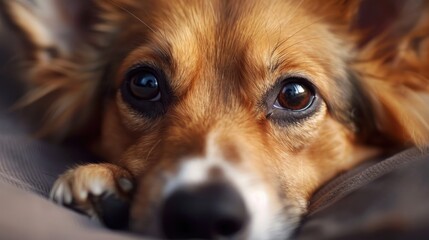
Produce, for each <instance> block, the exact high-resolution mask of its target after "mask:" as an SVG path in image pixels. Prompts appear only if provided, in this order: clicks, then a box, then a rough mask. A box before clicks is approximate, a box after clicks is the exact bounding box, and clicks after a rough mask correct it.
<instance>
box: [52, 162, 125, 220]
mask: <svg viewBox="0 0 429 240" xmlns="http://www.w3.org/2000/svg"><path fill="white" fill-rule="evenodd" d="M132 190H133V182H132V177H131V175H130V174H129V173H128V172H127V171H126V170H124V169H122V168H121V167H119V166H116V165H113V164H107V163H102V164H89V165H83V166H79V167H77V168H75V169H72V170H69V171H67V172H66V173H64V174H63V175H61V176H60V177H59V178H58V179H57V181H56V182H55V184H54V186H53V188H52V190H51V194H50V198H51V199H52V200H53V201H54V202H56V203H58V204H61V205H65V206H67V207H71V208H73V209H75V210H78V211H80V212H84V213H86V214H87V215H89V216H91V217H96V218H98V219H99V220H101V221H102V222H104V223H105V224H106V219H110V218H111V215H116V214H123V211H126V210H125V209H124V208H126V205H127V202H128V199H129V197H130V194H131V192H132ZM112 204H113V206H116V207H117V209H113V208H110V209H109V212H106V211H105V210H106V209H107V208H106V206H112ZM108 224H109V223H107V225H108Z"/></svg>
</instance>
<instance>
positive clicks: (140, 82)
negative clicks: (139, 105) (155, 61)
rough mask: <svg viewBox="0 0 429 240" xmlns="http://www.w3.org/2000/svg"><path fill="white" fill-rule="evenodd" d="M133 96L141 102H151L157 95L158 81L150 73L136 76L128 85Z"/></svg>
mask: <svg viewBox="0 0 429 240" xmlns="http://www.w3.org/2000/svg"><path fill="white" fill-rule="evenodd" d="M130 88H131V92H132V93H133V95H134V96H135V97H137V98H139V99H142V100H152V99H154V98H156V97H157V96H158V94H159V84H158V79H157V78H156V76H155V75H154V74H152V73H142V74H138V75H136V76H135V77H134V78H133V79H132V81H131V83H130Z"/></svg>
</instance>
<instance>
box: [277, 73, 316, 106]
mask: <svg viewBox="0 0 429 240" xmlns="http://www.w3.org/2000/svg"><path fill="white" fill-rule="evenodd" d="M314 97H315V94H314V90H313V89H312V88H311V87H310V86H309V85H308V84H304V83H299V82H297V81H293V80H292V81H288V82H287V83H285V84H284V85H283V86H282V88H281V90H280V93H279V95H278V96H277V100H276V102H275V104H274V107H275V108H278V109H288V110H292V111H302V110H305V109H307V108H308V107H310V106H311V104H312V103H313V101H314Z"/></svg>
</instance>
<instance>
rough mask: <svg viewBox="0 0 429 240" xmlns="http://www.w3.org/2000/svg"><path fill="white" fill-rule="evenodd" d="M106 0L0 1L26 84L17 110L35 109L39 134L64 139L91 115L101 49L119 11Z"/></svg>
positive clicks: (111, 33)
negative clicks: (18, 44) (17, 41)
mask: <svg viewBox="0 0 429 240" xmlns="http://www.w3.org/2000/svg"><path fill="white" fill-rule="evenodd" d="M109 3H111V1H108V0H73V1H69V0H0V12H2V14H3V15H4V16H5V19H6V21H7V22H8V23H10V25H11V26H12V27H13V28H14V29H16V30H17V32H18V33H20V34H19V35H20V36H21V37H22V39H23V42H24V43H25V45H24V47H25V48H24V54H25V64H23V66H24V67H25V69H23V72H25V74H26V75H27V76H24V77H25V78H26V79H27V80H28V83H29V88H28V89H29V90H28V93H27V95H26V96H25V97H24V98H23V99H22V101H21V102H20V103H19V105H20V106H28V105H32V106H33V105H34V104H36V106H37V107H38V112H41V113H42V114H43V117H42V118H41V119H42V120H41V122H42V128H41V131H40V134H41V135H48V136H52V137H63V136H64V135H66V134H69V133H71V132H75V131H77V130H78V129H81V128H82V127H83V126H85V125H86V124H87V123H88V120H89V119H90V118H91V117H93V115H94V113H95V112H96V111H95V110H96V106H97V103H98V102H99V101H100V100H99V99H100V98H99V95H100V91H99V87H100V81H101V79H102V77H103V76H102V73H103V70H105V65H106V62H105V61H104V60H103V59H105V55H104V54H107V52H108V51H105V49H106V47H108V46H109V44H110V42H111V41H112V39H113V36H114V33H115V32H116V31H117V27H118V24H117V22H118V21H120V16H121V13H118V12H120V11H119V10H118V7H117V6H115V5H112V4H109Z"/></svg>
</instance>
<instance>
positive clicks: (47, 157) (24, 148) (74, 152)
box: [0, 134, 91, 197]
mask: <svg viewBox="0 0 429 240" xmlns="http://www.w3.org/2000/svg"><path fill="white" fill-rule="evenodd" d="M90 160H91V158H90V157H89V155H86V154H84V153H83V152H82V151H81V150H79V149H76V148H72V147H68V148H67V147H62V146H56V145H52V144H48V143H45V142H43V141H41V140H35V139H32V138H30V137H25V136H15V135H11V134H0V182H6V183H9V184H12V185H14V186H16V187H19V188H22V189H24V190H30V191H33V192H36V193H38V194H40V195H42V196H45V197H46V196H48V194H49V190H50V187H51V186H52V184H53V182H54V181H55V179H56V178H57V177H58V175H59V174H61V173H63V172H64V171H65V170H66V169H68V168H70V167H73V166H74V165H76V164H78V163H79V162H81V163H82V162H89V161H90Z"/></svg>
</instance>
